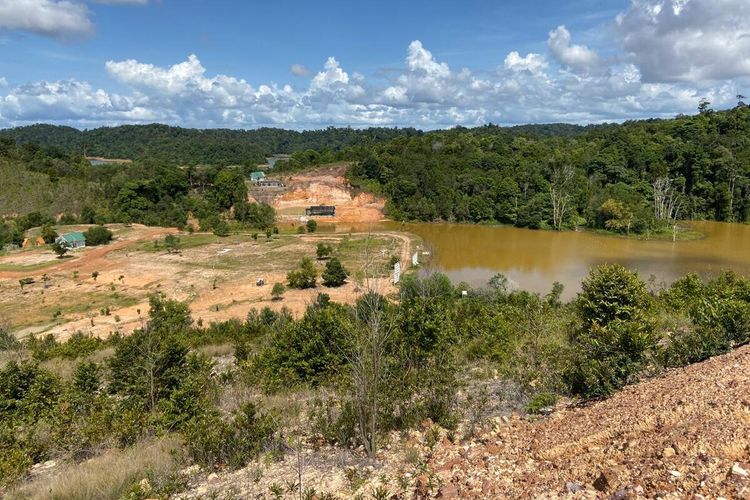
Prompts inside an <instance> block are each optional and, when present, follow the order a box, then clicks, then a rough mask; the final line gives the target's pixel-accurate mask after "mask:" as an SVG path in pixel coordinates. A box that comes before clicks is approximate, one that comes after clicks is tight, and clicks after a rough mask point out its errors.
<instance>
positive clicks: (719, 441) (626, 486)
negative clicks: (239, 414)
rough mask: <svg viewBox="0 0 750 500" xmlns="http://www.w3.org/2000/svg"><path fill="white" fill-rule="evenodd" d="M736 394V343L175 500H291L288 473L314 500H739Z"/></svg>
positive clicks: (740, 422)
mask: <svg viewBox="0 0 750 500" xmlns="http://www.w3.org/2000/svg"><path fill="white" fill-rule="evenodd" d="M748 387H750V346H745V347H742V348H740V349H738V350H736V351H734V352H732V353H730V354H727V355H725V356H721V357H717V358H714V359H712V360H709V361H706V362H704V363H700V364H696V365H693V366H689V367H686V368H681V369H675V370H671V371H669V372H667V373H665V374H663V375H661V376H659V377H656V378H653V379H650V380H647V381H644V382H642V383H640V384H637V385H633V386H630V387H628V388H626V389H625V390H623V391H621V392H620V393H618V394H617V395H615V396H614V397H612V398H610V399H608V400H605V401H601V402H596V403H592V404H589V405H586V406H575V405H568V406H565V405H559V406H558V407H557V408H555V410H554V411H553V412H552V414H551V415H549V416H547V417H543V418H540V419H536V420H534V419H529V418H527V417H525V416H519V415H515V416H511V417H507V416H501V417H494V418H492V419H491V420H490V421H489V422H487V423H486V424H484V425H483V427H482V428H480V429H479V430H478V431H477V432H476V433H475V434H474V437H472V438H470V439H468V440H467V439H461V436H462V435H463V433H462V432H457V433H447V432H446V431H445V430H443V429H439V428H437V427H436V426H432V425H431V424H430V423H429V422H425V423H424V424H423V426H422V428H421V429H420V430H419V431H414V432H411V433H409V434H408V435H405V436H398V435H393V436H391V439H390V441H389V444H388V446H387V447H385V448H384V449H383V450H382V451H381V452H380V453H379V455H378V459H377V460H376V461H373V462H368V461H367V460H365V459H364V458H363V457H362V456H361V455H360V454H357V453H356V452H353V453H349V452H343V451H336V450H334V449H331V448H323V449H317V450H314V449H312V448H309V449H306V450H304V452H303V453H302V454H300V455H297V454H296V453H292V452H290V453H289V454H287V455H286V458H285V459H284V460H282V461H281V462H273V463H263V462H258V463H254V464H250V465H249V466H248V467H247V468H245V469H242V470H240V471H237V472H233V473H227V474H223V473H219V474H216V473H213V474H210V475H205V474H204V473H198V472H197V471H194V472H195V474H194V475H193V480H192V483H191V484H192V487H191V490H190V491H189V492H187V493H184V494H182V495H179V498H200V497H206V496H210V497H215V498H273V497H288V498H298V497H299V496H298V493H295V491H297V490H295V488H296V486H295V484H296V483H297V477H298V473H299V472H300V470H302V476H303V481H302V483H303V489H307V488H310V487H312V488H314V489H315V491H316V492H317V498H322V497H321V494H322V493H331V494H333V495H336V496H337V497H339V498H352V497H356V496H358V495H361V498H394V496H395V498H665V499H667V498H695V499H699V498H750V477H749V476H750V473H749V472H748V471H750V392H748ZM300 457H301V458H300ZM300 463H301V464H302V467H301V468H300ZM311 491H312V490H310V492H311ZM386 491H387V495H386V496H378V493H381V494H382V493H384V492H386ZM310 496H311V497H314V496H313V495H312V494H311V495H310Z"/></svg>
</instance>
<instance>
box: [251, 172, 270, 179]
mask: <svg viewBox="0 0 750 500" xmlns="http://www.w3.org/2000/svg"><path fill="white" fill-rule="evenodd" d="M265 177H266V174H264V173H263V172H252V173H251V174H250V180H251V181H259V180H261V179H263V178H265Z"/></svg>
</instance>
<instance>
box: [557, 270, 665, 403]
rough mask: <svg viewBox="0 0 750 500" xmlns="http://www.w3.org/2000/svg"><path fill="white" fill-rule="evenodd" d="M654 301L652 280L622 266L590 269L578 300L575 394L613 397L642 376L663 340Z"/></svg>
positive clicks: (571, 376)
mask: <svg viewBox="0 0 750 500" xmlns="http://www.w3.org/2000/svg"><path fill="white" fill-rule="evenodd" d="M651 303H652V301H651V297H650V295H649V293H648V290H647V289H646V284H645V283H644V282H643V281H642V280H640V279H639V278H638V276H637V275H636V274H635V273H633V272H631V271H628V270H627V269H625V268H624V267H622V266H619V265H612V266H608V265H605V266H599V267H597V268H596V269H594V270H592V271H591V272H590V273H589V276H588V277H587V278H586V279H585V280H584V281H583V283H582V291H581V293H580V294H579V295H578V299H577V300H576V310H577V312H578V316H579V318H580V321H581V326H580V328H579V329H577V330H576V331H575V332H574V334H573V337H572V339H571V340H572V346H573V358H572V359H571V360H570V366H569V368H568V370H567V373H566V380H567V383H568V385H569V387H570V390H571V391H572V392H573V393H574V394H580V395H582V396H584V397H601V396H607V395H609V394H611V393H612V392H614V391H615V390H617V389H619V388H621V387H622V386H624V385H625V384H627V383H630V382H632V381H633V380H634V379H635V378H636V377H637V375H638V373H639V372H640V370H641V369H642V368H643V367H644V366H645V365H646V363H647V361H648V358H649V356H651V355H653V349H654V348H655V347H656V344H657V340H658V336H657V334H656V332H655V325H654V322H653V320H652V319H651V317H650V316H649V315H650V307H651Z"/></svg>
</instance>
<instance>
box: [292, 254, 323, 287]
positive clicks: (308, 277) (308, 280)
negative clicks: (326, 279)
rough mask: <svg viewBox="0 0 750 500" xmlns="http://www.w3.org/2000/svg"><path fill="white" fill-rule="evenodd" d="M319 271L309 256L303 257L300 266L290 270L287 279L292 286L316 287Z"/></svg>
mask: <svg viewBox="0 0 750 500" xmlns="http://www.w3.org/2000/svg"><path fill="white" fill-rule="evenodd" d="M317 277H318V273H317V271H316V270H315V265H314V264H313V261H312V260H311V259H310V258H309V257H303V258H302V261H301V262H300V265H299V268H297V269H295V270H293V271H289V273H287V275H286V279H287V281H288V282H289V286H290V287H292V288H315V284H316V280H317Z"/></svg>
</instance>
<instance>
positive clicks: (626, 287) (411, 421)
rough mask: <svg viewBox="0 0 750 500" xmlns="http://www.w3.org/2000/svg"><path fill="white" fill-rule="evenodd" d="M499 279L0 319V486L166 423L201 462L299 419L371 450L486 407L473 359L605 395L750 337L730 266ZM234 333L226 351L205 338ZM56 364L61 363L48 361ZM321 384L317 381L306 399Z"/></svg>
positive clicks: (241, 457) (535, 389) (543, 390)
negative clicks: (355, 294) (220, 316)
mask: <svg viewBox="0 0 750 500" xmlns="http://www.w3.org/2000/svg"><path fill="white" fill-rule="evenodd" d="M505 283H507V280H505V279H503V277H501V276H498V277H496V278H495V279H493V280H492V281H491V284H490V285H489V286H488V287H485V288H480V289H469V290H468V292H469V293H468V295H466V296H464V295H463V294H462V293H461V291H462V290H464V289H466V288H465V287H463V286H461V287H458V288H454V287H453V286H452V285H451V284H450V282H449V280H448V279H447V278H446V277H445V276H442V275H439V274H436V275H431V276H427V277H422V278H420V277H417V276H415V275H407V276H405V277H404V279H403V282H402V285H401V290H400V300H399V301H398V302H397V303H395V302H392V301H390V300H388V299H386V298H385V297H382V296H380V295H378V294H376V293H372V292H370V293H366V294H364V295H363V296H362V297H361V298H360V300H359V301H358V302H357V303H356V304H354V305H352V306H346V305H342V304H337V303H334V302H332V301H330V299H329V298H328V297H327V296H325V295H322V294H321V295H319V297H318V299H317V300H316V301H315V302H314V303H312V304H311V305H310V306H309V307H308V309H307V311H306V312H305V314H304V316H303V317H302V318H300V319H298V320H295V319H293V318H292V317H291V315H290V314H289V313H288V312H286V311H282V312H280V313H278V312H272V311H271V310H269V309H264V310H263V311H261V312H256V311H251V313H250V314H249V315H248V317H247V319H246V321H244V322H241V321H237V320H230V321H227V322H224V323H216V324H211V325H209V326H207V327H206V326H203V325H202V323H201V322H198V323H197V324H196V323H195V322H193V319H192V318H191V316H190V312H189V310H188V307H187V305H186V304H184V303H180V302H177V301H172V300H168V299H167V298H166V297H164V296H162V295H154V296H153V297H152V298H151V308H150V312H149V319H148V321H147V322H145V323H144V327H143V328H142V329H140V330H138V331H136V332H135V333H134V334H133V335H131V336H129V337H125V338H122V337H120V336H113V337H111V338H110V339H108V340H100V339H97V338H91V337H88V336H86V335H84V334H76V335H74V336H73V337H72V338H71V339H70V340H68V341H67V342H65V343H58V342H56V341H55V340H54V339H53V338H52V337H51V336H48V337H44V338H36V337H34V336H31V337H30V338H29V339H28V340H25V341H23V342H19V341H18V340H16V339H15V338H14V337H13V336H12V335H11V334H10V333H9V332H8V331H7V330H1V329H0V350H2V352H0V354H1V355H2V357H3V359H4V360H5V361H4V366H1V367H0V370H2V372H1V373H0V450H2V453H0V472H2V473H1V474H0V477H2V481H3V483H4V484H5V485H6V486H7V485H10V484H12V483H15V482H17V481H19V480H22V479H23V478H24V477H26V475H27V474H28V472H29V470H30V467H31V466H32V464H34V463H39V462H44V461H45V460H49V459H51V458H54V459H57V460H68V461H71V462H81V461H85V460H87V459H89V458H91V457H93V456H95V455H97V454H99V453H101V452H102V451H104V450H106V449H109V448H111V447H122V448H125V447H130V446H133V445H135V446H141V445H142V443H144V442H147V440H149V439H150V438H151V437H152V436H165V435H166V436H169V435H179V436H183V437H184V438H185V442H186V447H185V449H184V453H185V454H187V456H188V457H189V459H190V460H192V461H193V462H195V463H197V464H200V465H202V466H203V467H206V468H207V469H208V470H215V469H222V468H227V469H234V468H237V467H242V466H244V465H245V464H246V463H247V461H248V460H250V459H252V458H254V457H256V456H257V455H258V454H260V453H271V454H277V453H283V452H284V451H283V450H284V449H289V448H290V447H291V448H292V449H294V446H295V444H294V443H295V441H294V440H291V441H288V440H287V441H285V439H286V438H287V437H289V436H294V435H295V434H294V433H299V432H300V429H301V427H300V426H301V423H300V422H306V424H305V429H307V430H306V431H305V432H306V433H308V435H309V439H311V440H313V441H315V442H329V443H331V444H335V445H336V446H345V447H358V446H362V447H364V450H365V451H366V452H367V453H368V454H374V453H375V452H376V451H377V449H378V448H379V447H381V446H382V445H383V437H384V436H385V435H386V434H387V433H389V432H390V431H392V430H406V429H409V428H413V427H414V426H417V425H419V424H420V422H423V421H425V420H426V419H430V420H431V421H432V422H435V423H438V424H440V425H442V426H443V427H445V428H447V429H449V430H451V429H453V430H455V429H456V428H457V426H458V424H459V422H464V423H466V422H468V423H469V424H470V427H469V431H470V428H471V426H473V425H476V424H477V422H476V421H475V420H472V419H476V418H479V417H477V415H482V414H483V412H484V411H486V408H484V407H483V406H482V405H484V404H486V397H485V398H483V397H480V396H481V395H480V394H478V393H477V386H476V384H477V383H478V381H477V380H476V377H479V378H481V373H482V372H483V371H482V370H484V371H486V372H487V373H495V374H496V375H495V376H494V377H499V378H500V379H501V380H502V381H503V383H504V384H506V387H507V389H506V392H507V394H505V395H504V396H500V397H508V398H510V399H509V401H508V402H509V403H512V404H516V405H520V408H523V407H525V406H526V404H527V403H529V404H528V408H529V411H534V412H538V411H541V410H542V409H543V408H542V407H543V405H545V404H550V402H554V401H555V399H556V398H557V396H558V395H573V396H581V397H583V398H589V397H601V396H607V395H610V394H612V393H613V392H614V391H616V390H617V389H619V388H621V387H622V386H624V385H625V384H628V383H631V382H634V381H636V380H637V379H638V378H639V377H642V376H643V375H644V374H645V375H648V374H653V373H658V372H659V371H660V370H663V369H664V368H666V367H672V366H682V365H685V364H688V363H692V362H696V361H700V360H703V359H706V358H708V357H711V356H714V355H716V354H720V353H723V352H726V351H728V350H729V349H731V348H732V347H733V346H736V345H738V344H742V343H745V342H747V341H748V340H750V333H749V332H750V324H748V318H750V280H748V279H747V278H741V277H739V276H737V275H735V274H732V273H725V274H722V275H720V276H719V277H717V278H716V279H714V280H712V281H709V282H703V281H701V280H700V279H698V278H697V277H696V276H693V275H689V276H686V277H684V278H682V279H681V280H678V281H677V282H676V283H675V284H674V285H672V286H671V287H669V288H666V289H663V290H656V291H654V290H648V288H647V286H646V284H645V283H644V282H643V281H642V280H641V279H640V278H639V277H638V276H637V275H635V274H634V273H632V272H630V271H628V270H626V269H625V268H622V267H620V266H603V267H600V268H597V269H595V270H592V272H591V274H590V275H589V277H588V278H587V279H586V280H585V282H584V284H583V291H582V292H581V293H580V294H579V296H578V297H577V298H576V299H575V300H573V301H571V302H570V303H567V304H561V303H560V301H559V296H560V292H561V290H560V287H559V286H554V287H553V288H552V292H550V294H548V295H546V296H542V295H538V294H530V293H528V292H511V291H508V290H507V289H506V288H505ZM226 344H234V346H235V349H234V353H235V357H236V364H235V365H234V366H230V367H226V366H225V367H224V368H219V367H218V365H215V364H214V362H213V361H212V360H211V359H209V358H208V357H206V356H205V355H203V354H201V351H202V350H204V348H206V346H208V345H219V346H220V345H226ZM51 360H58V361H57V362H56V363H50V362H51ZM66 364H67V366H68V368H65V369H64V370H63V373H67V375H64V376H61V375H59V374H58V373H57V371H58V370H59V368H58V369H52V368H51V367H54V366H58V367H59V366H61V365H63V366H64V365H66ZM477 367H482V369H481V370H479V371H478V370H477ZM469 373H472V374H473V375H472V376H468V374H469ZM299 389H301V390H302V391H303V392H304V393H305V398H304V399H305V400H306V401H307V403H304V402H298V403H297V404H299V405H302V406H301V407H302V408H303V410H302V413H301V415H300V414H299V413H295V412H292V411H290V410H289V409H288V408H290V406H289V405H288V406H287V410H286V412H287V414H286V415H282V414H279V413H274V411H273V410H270V409H269V408H267V407H265V405H264V404H263V398H262V397H261V393H265V394H273V393H276V392H278V391H283V394H284V397H283V398H282V399H283V400H284V401H288V400H290V398H292V399H293V398H294V397H295V391H297V390H299ZM318 390H320V392H319V393H318V394H325V395H326V397H325V398H318V399H313V400H310V399H309V396H310V391H313V393H315V392H316V391H318ZM248 394H254V396H253V397H252V398H251V400H248V396H247V395H248ZM483 401H484V402H483ZM227 402H233V403H232V404H230V405H227V404H226V403H227ZM295 411H297V412H298V411H299V410H295ZM471 422H473V423H471ZM464 428H465V429H466V427H464ZM466 437H470V435H469V434H466ZM455 439H461V437H460V435H458V434H457V435H456V437H455ZM139 443H140V444H139ZM285 443H286V444H285ZM139 479H140V478H135V481H138V480H139ZM154 482H155V483H156V482H160V484H171V485H172V486H174V484H173V483H169V482H168V481H166V480H165V479H164V478H163V477H162V478H161V480H160V481H156V480H154ZM127 486H128V485H127V484H125V485H124V487H127ZM165 487H166V486H165ZM120 494H123V493H120Z"/></svg>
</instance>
